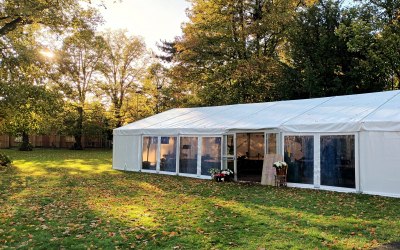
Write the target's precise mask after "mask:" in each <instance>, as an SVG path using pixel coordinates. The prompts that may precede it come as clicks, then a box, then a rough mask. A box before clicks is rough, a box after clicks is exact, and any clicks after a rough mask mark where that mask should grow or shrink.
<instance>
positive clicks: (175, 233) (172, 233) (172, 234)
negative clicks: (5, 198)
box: [169, 231, 178, 237]
mask: <svg viewBox="0 0 400 250" xmlns="http://www.w3.org/2000/svg"><path fill="white" fill-rule="evenodd" d="M176 235H178V233H177V232H174V231H172V232H171V233H169V237H174V236H176Z"/></svg>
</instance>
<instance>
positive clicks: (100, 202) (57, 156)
mask: <svg viewBox="0 0 400 250" xmlns="http://www.w3.org/2000/svg"><path fill="white" fill-rule="evenodd" d="M0 152H4V153H6V154H7V155H9V156H10V157H11V158H12V159H14V168H12V169H9V170H7V171H3V172H0V211H1V212H0V249H8V248H22V249H32V248H34V249H93V248H103V249H114V248H115V249H126V248H137V249H143V248H146V249H231V248H236V249H328V248H329V249H354V248H355V249H364V248H373V247H376V246H379V245H380V244H384V243H389V242H395V241H400V220H399V211H400V199H393V198H385V197H377V196H368V195H359V194H344V193H334V192H327V191H315V190H306V189H293V188H275V187H264V186H259V185H255V184H253V185H250V184H237V183H215V182H211V181H205V180H197V179H190V178H184V177H177V176H165V175H154V174H153V175H152V174H145V173H130V172H120V171H115V170H112V169H111V155H112V154H111V151H89V150H88V151H69V150H38V149H37V150H35V151H33V152H18V151H15V150H1V151H0Z"/></svg>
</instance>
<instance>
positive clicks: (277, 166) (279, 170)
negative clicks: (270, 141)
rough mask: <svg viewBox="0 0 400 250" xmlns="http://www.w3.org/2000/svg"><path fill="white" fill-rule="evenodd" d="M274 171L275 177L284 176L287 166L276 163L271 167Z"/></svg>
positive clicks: (280, 162)
mask: <svg viewBox="0 0 400 250" xmlns="http://www.w3.org/2000/svg"><path fill="white" fill-rule="evenodd" d="M272 166H273V167H274V168H275V169H276V175H286V170H287V167H288V164H287V163H286V162H284V161H276V162H274V164H273V165H272Z"/></svg>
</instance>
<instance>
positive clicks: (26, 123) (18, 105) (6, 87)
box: [0, 26, 61, 150]
mask: <svg viewBox="0 0 400 250" xmlns="http://www.w3.org/2000/svg"><path fill="white" fill-rule="evenodd" d="M36 31H37V27H35V26H31V27H29V28H26V29H25V32H24V34H23V35H20V34H18V35H15V34H11V33H10V34H8V35H7V37H8V38H9V40H8V41H7V45H8V46H7V47H6V48H3V50H2V57H1V59H0V60H1V64H0V97H1V98H0V116H1V118H2V119H1V122H0V123H1V124H0V125H1V128H0V131H2V132H8V133H11V134H13V135H20V136H22V144H21V146H20V149H21V150H31V149H32V148H31V146H30V143H29V135H30V134H32V133H43V132H48V131H49V130H48V129H49V126H48V125H49V124H51V121H52V120H53V117H55V114H56V113H57V110H58V109H59V107H60V105H61V100H60V97H59V96H58V95H57V94H56V93H54V92H53V91H51V90H50V89H49V88H48V78H47V65H46V63H45V62H44V61H43V58H41V56H40V51H41V49H42V48H43V46H42V45H41V44H40V43H39V42H38V41H37V38H36V37H35V32H36ZM3 41H5V40H3Z"/></svg>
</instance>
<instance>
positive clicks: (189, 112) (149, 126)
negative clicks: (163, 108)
mask: <svg viewBox="0 0 400 250" xmlns="http://www.w3.org/2000/svg"><path fill="white" fill-rule="evenodd" d="M174 109H176V108H174ZM174 109H171V110H174ZM191 112H193V110H192V109H190V110H189V111H188V112H186V113H183V115H186V114H189V113H191ZM181 115H182V114H179V115H176V116H174V117H171V118H170V119H167V120H163V121H160V122H156V123H153V124H150V125H148V126H146V127H145V128H150V127H151V126H154V125H156V124H159V123H162V122H165V121H169V120H172V119H175V118H177V117H179V116H181ZM139 121H140V120H139ZM141 129H142V128H141Z"/></svg>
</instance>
